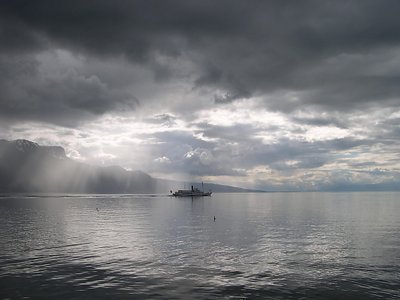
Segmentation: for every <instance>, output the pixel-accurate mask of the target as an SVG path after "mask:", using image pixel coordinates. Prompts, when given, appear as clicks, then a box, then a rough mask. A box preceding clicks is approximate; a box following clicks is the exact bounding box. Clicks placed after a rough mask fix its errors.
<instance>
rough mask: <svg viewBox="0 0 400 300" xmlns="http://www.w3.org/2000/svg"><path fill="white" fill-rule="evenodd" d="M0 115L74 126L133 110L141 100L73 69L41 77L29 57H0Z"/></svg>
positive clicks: (36, 63)
mask: <svg viewBox="0 0 400 300" xmlns="http://www.w3.org/2000/svg"><path fill="white" fill-rule="evenodd" d="M0 67H1V70H2V73H1V74H0V90H1V95H0V107H1V110H0V116H1V117H2V118H3V119H11V120H12V119H13V118H16V119H23V120H39V121H46V122H51V123H56V124H61V125H64V126H73V125H75V124H76V122H79V120H81V119H86V120H87V119H92V118H94V117H95V116H98V115H101V114H103V113H105V112H107V111H113V110H121V111H122V110H124V109H132V108H134V107H135V106H136V105H137V104H138V100H137V99H136V98H135V97H133V96H132V95H129V94H127V93H124V92H121V91H119V90H116V89H112V88H109V87H108V86H107V84H106V83H104V82H102V81H101V80H100V79H99V78H98V77H97V76H95V75H91V76H86V75H84V74H79V73H78V72H76V71H74V70H68V71H65V72H62V73H60V74H42V73H40V72H39V71H38V62H37V61H36V60H35V59H34V58H32V57H30V56H27V55H24V56H21V55H19V56H11V55H8V56H5V55H0Z"/></svg>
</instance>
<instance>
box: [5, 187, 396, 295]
mask: <svg viewBox="0 0 400 300" xmlns="http://www.w3.org/2000/svg"><path fill="white" fill-rule="evenodd" d="M399 196H400V194H399V193H263V194H215V195H213V196H212V197H205V198H196V199H193V200H192V199H190V198H173V197H164V196H139V195H124V196H119V195H99V196H80V197H79V196H68V197H3V198H1V199H0V228H1V230H0V239H1V248H0V287H1V289H0V295H1V298H3V299H5V298H11V299H17V298H23V297H27V298H41V299H43V298H53V299H56V298H57V299H63V298H64V299H71V298H78V299H88V298H139V297H140V298H164V299H167V298H168V299H174V298H176V299H188V298H193V299H205V298H207V299H212V298H223V297H240V298H249V299H254V298H274V299H300V298H307V299H357V298H358V299H379V298H382V299H398V298H399V297H400V294H399V289H400V275H399V274H400V251H399V249H400V233H399V232H400V219H399V217H398V216H399V214H400V202H399V201H398V199H399ZM214 216H216V220H215V222H214V220H213V217H214Z"/></svg>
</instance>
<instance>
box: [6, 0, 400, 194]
mask: <svg viewBox="0 0 400 300" xmlns="http://www.w3.org/2000/svg"><path fill="white" fill-rule="evenodd" d="M399 11H400V1H396V0H393V1H389V0H380V1H370V0H359V1H351V0H349V1H325V0H315V1H256V0H250V1H236V0H229V1H225V0H220V1H211V0H209V1H206V0H202V1H191V0H181V1H153V0H146V1H121V0H113V1H104V0H96V1H77V0H69V1H52V0H48V1H43V0H35V1H20V0H5V1H1V3H0V70H1V72H0V91H1V93H0V138H3V139H8V140H14V139H28V140H31V141H34V142H37V143H39V144H42V145H60V146H62V147H64V148H65V150H66V153H67V155H68V156H69V157H70V158H72V159H75V160H78V161H81V162H84V163H87V164H92V165H104V166H109V165H119V166H122V167H124V168H126V169H128V170H142V171H145V172H147V173H149V174H151V175H152V176H154V177H158V178H167V179H177V180H182V179H184V180H187V179H189V180H204V181H207V182H213V183H222V184H230V185H236V186H241V187H247V188H257V189H263V190H271V191H278V190H284V191H290V190H299V191H309V190H364V189H366V190H368V189H383V190H385V189H399V187H400V151H399V150H400V111H399V107H400V84H399V82H400V18H399V17H398V12H399Z"/></svg>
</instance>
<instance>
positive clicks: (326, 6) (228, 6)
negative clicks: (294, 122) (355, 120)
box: [1, 1, 400, 110]
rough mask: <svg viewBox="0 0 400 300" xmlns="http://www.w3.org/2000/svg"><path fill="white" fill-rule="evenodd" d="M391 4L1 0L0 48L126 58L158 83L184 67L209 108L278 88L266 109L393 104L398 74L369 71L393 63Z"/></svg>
mask: <svg viewBox="0 0 400 300" xmlns="http://www.w3.org/2000/svg"><path fill="white" fill-rule="evenodd" d="M399 5H400V4H399V3H397V2H396V1H379V2H376V1H363V2H362V3H360V2H359V1H347V2H346V3H345V4H343V3H330V2H320V1H305V2H302V3H301V4H300V3H295V2H291V3H284V4H282V3H281V2H278V1H268V2H256V3H250V2H245V3H243V2H241V1H219V2H218V3H215V2H213V1H202V3H198V2H197V1H174V2H172V3H167V2H158V1H146V3H143V2H138V1H129V2H127V1H116V2H113V3H112V4H111V3H109V2H107V1H97V2H96V5H92V4H88V3H82V2H81V1H68V2H67V3H62V4H58V5H54V3H52V2H51V1H35V2H29V1H8V2H5V3H3V4H2V11H3V12H2V16H3V17H4V18H3V21H2V22H3V24H4V25H5V26H4V30H3V31H2V36H1V38H2V43H1V44H2V45H5V46H4V47H5V48H4V49H3V51H7V49H11V48H12V49H14V50H15V49H17V50H21V51H22V50H23V49H32V51H33V50H34V49H41V48H46V47H47V48H48V47H61V48H64V49H68V50H69V51H72V52H74V53H81V54H83V55H84V56H91V55H95V56H98V57H105V58H110V57H117V56H125V57H127V58H128V59H129V60H131V61H133V62H135V63H140V64H142V65H144V66H146V68H149V69H151V70H152V71H153V72H154V74H155V78H156V79H157V78H162V79H163V80H173V79H174V78H176V77H177V76H178V77H179V76H183V74H178V73H179V72H177V71H176V69H174V66H175V65H176V64H178V65H182V64H185V63H188V62H190V64H192V70H191V71H192V74H193V75H192V77H193V85H194V86H199V87H202V86H207V87H208V88H211V89H215V92H214V93H213V94H214V99H215V102H216V103H228V102H231V101H235V100H236V99H239V98H247V97H249V96H250V95H257V96H261V97H263V95H265V94H274V93H278V92H280V93H281V94H280V97H278V98H277V99H272V100H271V99H270V98H268V97H266V98H265V99H266V101H265V104H266V105H268V106H270V107H271V108H273V109H280V110H293V109H296V108H301V107H303V106H304V105H317V106H322V107H332V108H334V109H337V110H346V109H349V108H351V109H355V108H356V107H359V106H360V105H361V106H362V105H364V104H369V105H370V104H378V103H379V104H380V105H381V104H382V103H386V104H387V105H394V106H398V105H399V99H398V97H397V95H398V94H399V90H398V84H397V82H398V75H396V74H397V73H396V72H390V71H389V69H387V70H385V69H380V70H377V69H376V68H378V67H379V66H382V65H386V66H389V65H390V63H391V62H398V61H399V58H400V57H399V55H398V54H396V53H398V51H397V47H398V43H399V42H400V38H399V34H398V32H397V30H396V28H399V25H400V24H399V23H400V21H399V20H398V17H397V15H396V14H395V13H394V12H395V11H396V7H397V6H399ZM72 16H73V18H72ZM338 20H340V21H338ZM7 47H8V48H7ZM160 57H164V59H162V60H160V59H159V58H160ZM171 59H172V60H173V61H174V62H173V63H172V64H171ZM167 61H169V63H167ZM397 65H398V63H397ZM388 68H389V67H388ZM218 90H219V91H225V92H222V94H221V93H220V94H219V93H217V91H218ZM282 92H285V93H286V94H287V92H291V94H292V95H294V96H295V97H297V98H298V99H299V100H298V101H297V102H293V101H290V99H287V98H286V97H285V96H284V95H285V93H284V94H282ZM278 95H279V93H278ZM267 98H268V99H267ZM326 109H327V108H326Z"/></svg>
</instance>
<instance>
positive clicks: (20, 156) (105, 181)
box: [0, 140, 252, 194]
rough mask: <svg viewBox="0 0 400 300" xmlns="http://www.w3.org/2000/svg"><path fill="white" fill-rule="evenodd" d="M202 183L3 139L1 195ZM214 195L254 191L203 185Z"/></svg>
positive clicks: (140, 190) (144, 190)
mask: <svg viewBox="0 0 400 300" xmlns="http://www.w3.org/2000/svg"><path fill="white" fill-rule="evenodd" d="M190 185H193V186H194V187H198V188H201V183H188V182H187V183H182V182H177V181H170V180H163V179H156V178H153V177H151V176H150V175H148V174H146V173H144V172H141V171H127V170H125V169H124V168H122V167H118V166H110V167H99V166H91V165H87V164H84V163H80V162H77V161H74V160H72V159H70V158H68V157H67V156H66V155H65V151H64V149H63V148H62V147H59V146H41V145H39V144H37V143H34V142H31V141H28V140H15V141H7V140H0V192H2V193H13V192H25V193H28V192H38V193H39V192H43V193H49V192H51V193H116V194H122V193H137V194H149V193H167V192H168V191H170V190H171V189H177V188H182V187H183V186H187V187H190ZM204 189H205V190H212V191H213V192H249V191H252V190H247V189H241V188H236V187H232V186H226V185H218V184H209V183H205V184H204Z"/></svg>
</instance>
